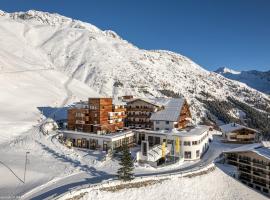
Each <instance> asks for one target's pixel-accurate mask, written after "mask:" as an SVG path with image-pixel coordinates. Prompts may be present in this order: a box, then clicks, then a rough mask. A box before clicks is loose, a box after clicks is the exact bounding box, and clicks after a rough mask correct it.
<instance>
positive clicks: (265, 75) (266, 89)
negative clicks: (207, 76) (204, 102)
mask: <svg viewBox="0 0 270 200" xmlns="http://www.w3.org/2000/svg"><path fill="white" fill-rule="evenodd" d="M215 72H216V73H218V74H221V75H223V76H224V77H226V78H228V79H231V80H236V81H239V82H242V83H245V84H246V85H248V86H249V87H252V88H254V89H256V90H258V91H261V92H263V93H266V94H270V71H265V72H262V71H257V70H250V71H242V72H238V71H235V70H232V69H229V68H227V67H220V68H218V69H217V70H216V71H215Z"/></svg>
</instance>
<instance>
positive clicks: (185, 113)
mask: <svg viewBox="0 0 270 200" xmlns="http://www.w3.org/2000/svg"><path fill="white" fill-rule="evenodd" d="M188 118H191V113H190V110H189V105H188V103H187V101H185V102H184V104H183V106H182V108H181V111H180V114H179V121H178V123H177V124H176V125H175V128H179V129H183V128H186V127H187V124H188V122H189V121H188V120H187V119H188Z"/></svg>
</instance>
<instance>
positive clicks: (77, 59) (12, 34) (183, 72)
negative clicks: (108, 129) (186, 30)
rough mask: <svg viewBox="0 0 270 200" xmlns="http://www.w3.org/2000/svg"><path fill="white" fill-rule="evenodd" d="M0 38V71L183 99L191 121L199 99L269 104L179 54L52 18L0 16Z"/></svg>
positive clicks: (197, 115) (200, 107) (199, 109)
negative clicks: (60, 76) (53, 74)
mask: <svg viewBox="0 0 270 200" xmlns="http://www.w3.org/2000/svg"><path fill="white" fill-rule="evenodd" d="M0 38H1V39H0V69H1V70H2V71H3V70H15V69H18V68H20V70H36V69H43V68H46V69H47V68H51V69H54V70H56V71H58V72H61V73H64V74H65V75H66V76H68V77H70V78H71V79H77V80H78V81H80V82H82V83H85V84H86V85H88V86H89V87H90V88H92V89H94V90H95V91H96V92H98V93H99V94H101V95H105V96H119V95H130V94H132V95H135V96H140V97H150V96H156V97H157V96H174V97H177V96H179V95H183V96H185V97H186V98H187V100H188V102H189V104H191V110H192V114H193V116H194V119H195V121H199V120H200V119H201V118H202V117H203V116H204V115H205V113H206V109H205V108H204V104H203V103H202V101H200V99H202V98H204V99H205V98H207V99H208V100H211V99H218V100H222V101H227V98H228V97H235V98H237V99H238V100H239V101H241V102H247V103H248V105H253V104H254V103H255V102H257V101H260V102H261V103H262V104H264V105H265V106H267V104H268V103H269V97H268V96H266V95H265V94H263V93H260V92H258V91H257V90H254V89H252V88H250V87H248V86H246V85H245V84H242V83H239V82H236V81H232V80H229V79H227V78H225V77H223V76H222V75H220V74H217V73H214V72H209V71H207V70H205V69H203V68H202V67H200V66H199V65H197V64H196V63H194V62H193V61H192V60H190V59H188V58H187V57H185V56H182V55H180V54H176V53H173V52H169V51H162V50H153V51H147V50H143V49H139V48H137V47H136V46H134V45H132V44H130V43H129V42H127V41H126V40H124V39H122V38H121V37H120V36H118V35H117V34H116V33H115V32H113V31H102V30H100V29H98V28H97V27H95V26H93V25H91V24H89V23H84V22H81V21H78V20H73V19H70V18H67V17H64V16H61V15H58V14H50V13H44V12H38V11H28V12H18V13H5V12H0ZM6 55H8V57H12V58H14V60H15V61H16V60H20V62H19V61H18V62H17V63H15V61H13V60H11V61H10V60H7V59H6ZM21 61H24V63H22V62H21ZM18 64H19V65H18ZM44 73H46V72H44ZM208 94H209V95H208ZM89 96H90V95H89ZM228 112H230V111H228Z"/></svg>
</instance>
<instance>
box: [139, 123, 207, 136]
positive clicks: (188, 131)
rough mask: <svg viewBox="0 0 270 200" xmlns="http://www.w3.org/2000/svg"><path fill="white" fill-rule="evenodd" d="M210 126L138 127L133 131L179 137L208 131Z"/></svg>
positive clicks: (197, 134)
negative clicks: (159, 128)
mask: <svg viewBox="0 0 270 200" xmlns="http://www.w3.org/2000/svg"><path fill="white" fill-rule="evenodd" d="M209 128H210V126H205V125H197V126H195V127H192V128H186V129H184V130H177V129H172V130H159V131H156V130H145V129H138V130H135V132H139V133H140V132H141V133H145V132H147V133H152V134H160V135H170V136H181V137H190V136H199V135H202V134H203V133H205V132H206V131H208V130H209Z"/></svg>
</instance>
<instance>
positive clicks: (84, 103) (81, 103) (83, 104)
mask: <svg viewBox="0 0 270 200" xmlns="http://www.w3.org/2000/svg"><path fill="white" fill-rule="evenodd" d="M87 106H88V101H79V102H74V103H73V104H72V105H71V106H70V107H71V108H86V107H87Z"/></svg>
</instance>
